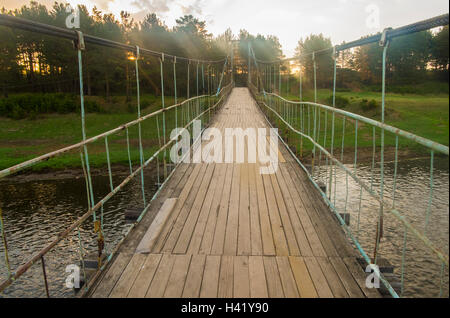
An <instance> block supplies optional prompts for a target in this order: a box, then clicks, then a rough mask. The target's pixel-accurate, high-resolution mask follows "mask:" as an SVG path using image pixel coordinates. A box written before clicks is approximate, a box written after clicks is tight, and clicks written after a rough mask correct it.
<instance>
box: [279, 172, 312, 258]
mask: <svg viewBox="0 0 450 318" xmlns="http://www.w3.org/2000/svg"><path fill="white" fill-rule="evenodd" d="M280 168H281V167H280ZM276 176H277V179H278V184H279V186H280V192H281V194H282V195H283V198H284V202H285V203H286V210H287V214H288V215H289V218H290V221H291V223H292V229H293V231H294V234H295V237H296V238H297V243H298V247H299V250H300V254H301V255H303V256H313V252H312V250H311V247H310V245H309V242H308V238H307V237H306V234H305V231H304V229H303V225H302V223H301V222H300V219H299V218H298V214H297V211H296V209H295V204H294V200H295V199H296V198H292V196H291V193H290V192H289V189H288V187H287V186H286V181H285V179H284V175H283V174H282V173H281V171H279V172H277V173H276ZM292 255H293V254H292Z"/></svg>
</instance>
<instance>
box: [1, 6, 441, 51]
mask: <svg viewBox="0 0 450 318" xmlns="http://www.w3.org/2000/svg"><path fill="white" fill-rule="evenodd" d="M28 2H29V1H28V0H0V7H3V6H4V7H5V8H6V9H14V8H18V7H20V6H22V5H24V4H27V3H28ZM38 2H40V3H42V4H46V5H48V6H51V5H52V3H53V2H54V0H39V1H38ZM62 2H69V3H71V4H72V5H75V4H84V5H86V6H87V8H88V9H90V10H91V9H92V8H93V7H94V6H97V8H99V9H101V10H102V11H103V12H108V13H109V12H111V13H113V14H115V15H116V16H117V17H119V16H120V15H119V14H120V11H121V10H124V11H128V12H130V13H131V14H132V16H133V17H134V18H135V20H141V19H142V18H143V17H144V16H145V15H146V14H147V13H150V12H155V13H157V15H158V16H159V17H160V18H161V19H162V20H163V21H164V22H165V23H166V25H168V26H169V27H172V26H173V25H174V24H175V20H176V19H177V18H179V17H180V16H182V15H184V14H192V15H194V16H196V17H198V18H200V19H201V20H205V21H206V22H207V28H208V31H209V32H211V33H212V34H213V35H219V34H221V33H223V32H224V31H225V30H226V29H227V28H228V27H230V28H231V30H232V31H233V33H234V34H238V33H239V30H240V29H246V30H247V31H249V32H250V33H251V34H255V35H256V34H263V35H269V34H270V35H275V36H277V37H278V38H279V39H280V43H281V45H282V48H283V53H284V54H285V56H287V57H292V56H293V55H294V52H295V47H296V46H297V43H298V41H299V40H300V38H305V37H307V36H308V35H310V34H319V33H323V34H324V36H326V37H329V38H331V41H332V43H333V44H340V43H342V42H343V41H347V42H349V41H352V40H356V39H358V38H360V37H361V36H364V35H367V34H373V33H376V32H379V31H382V30H383V29H384V28H386V27H393V28H396V27H399V26H403V25H406V24H410V23H414V22H417V21H420V20H424V19H428V18H431V17H434V16H437V15H441V14H444V13H448V12H449V2H448V0H426V1H423V0H68V1H65V0H63V1H62Z"/></svg>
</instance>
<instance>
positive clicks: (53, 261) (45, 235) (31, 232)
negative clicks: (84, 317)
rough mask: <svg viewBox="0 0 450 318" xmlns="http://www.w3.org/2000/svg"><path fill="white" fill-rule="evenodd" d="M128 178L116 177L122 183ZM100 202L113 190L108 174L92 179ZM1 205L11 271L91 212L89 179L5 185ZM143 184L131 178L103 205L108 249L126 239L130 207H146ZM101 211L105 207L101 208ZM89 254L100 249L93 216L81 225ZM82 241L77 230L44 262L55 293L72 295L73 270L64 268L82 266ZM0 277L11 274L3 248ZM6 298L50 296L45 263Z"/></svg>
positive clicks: (150, 183) (0, 188)
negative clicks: (68, 280) (126, 214)
mask: <svg viewBox="0 0 450 318" xmlns="http://www.w3.org/2000/svg"><path fill="white" fill-rule="evenodd" d="M123 178H124V177H115V178H113V182H114V185H118V184H119V183H120V182H121V181H122V180H123ZM145 184H146V197H147V200H148V199H149V198H150V197H151V195H153V193H154V191H155V185H154V184H155V180H154V178H152V177H150V176H149V175H147V176H145ZM93 186H94V189H95V196H96V202H98V200H99V199H100V198H102V197H104V195H106V194H107V193H108V192H109V191H110V188H109V178H108V177H107V176H96V177H94V178H93ZM0 204H2V208H3V217H4V222H5V230H6V236H7V241H8V251H9V259H10V263H11V268H12V270H15V269H16V268H17V267H18V266H20V265H22V264H23V263H24V262H25V261H26V260H28V259H29V258H30V257H32V256H33V255H34V254H35V253H36V252H37V251H39V250H40V249H41V248H43V247H44V246H45V245H46V244H48V243H50V242H51V241H53V240H54V239H55V238H56V235H57V234H58V233H60V232H62V231H63V230H65V229H66V228H67V227H68V226H70V225H71V224H72V223H73V222H74V221H76V220H77V219H78V218H79V217H80V216H81V215H83V214H84V213H85V212H86V211H87V194H86V184H85V180H84V178H74V179H62V180H45V181H29V182H19V183H13V182H11V181H3V182H1V183H0ZM142 206H143V204H142V194H141V191H140V182H139V180H138V179H137V178H135V180H132V181H131V182H130V183H129V184H128V185H127V186H126V187H125V188H124V189H123V190H122V191H120V192H119V193H118V194H116V195H115V196H114V197H113V198H112V199H111V200H110V201H109V202H108V203H107V204H106V205H105V206H104V215H103V219H104V233H105V249H106V251H107V252H110V251H111V250H112V249H113V248H114V247H115V246H116V244H117V243H118V242H119V241H120V240H121V239H122V238H123V236H124V234H125V233H126V232H127V230H128V229H129V227H130V226H131V225H130V224H127V223H126V222H125V218H124V212H125V210H126V209H127V208H134V207H142ZM97 213H98V215H100V211H99V212H97ZM79 231H80V236H81V238H82V240H81V244H82V250H83V251H84V254H86V255H87V254H89V255H91V254H93V253H95V252H96V250H97V245H96V236H95V234H94V233H93V224H92V218H90V219H89V220H88V221H86V222H85V223H84V224H83V225H82V226H80V228H79ZM0 245H2V244H0ZM79 246H80V241H79V239H78V231H73V233H71V235H69V237H68V238H66V239H64V240H63V241H62V242H60V243H59V244H58V245H57V247H55V248H54V250H53V251H51V252H50V253H48V254H47V255H46V256H45V265H46V271H47V276H48V281H49V289H50V295H51V296H52V297H71V296H73V295H74V293H73V290H72V289H68V288H66V287H65V279H66V277H67V275H68V273H66V272H65V268H66V266H67V265H70V264H79V262H80V257H79V252H80V247H79ZM0 252H1V255H0V278H1V279H4V278H6V277H7V268H6V266H5V263H4V253H3V246H0ZM4 295H5V296H6V297H45V296H46V295H45V288H44V280H43V276H42V267H41V264H40V262H38V263H36V264H35V265H33V266H32V267H31V268H30V269H29V270H28V272H27V273H25V274H24V275H23V276H22V277H21V278H19V280H18V281H17V282H15V283H14V284H12V285H11V286H10V287H8V288H7V289H6V291H5V292H4Z"/></svg>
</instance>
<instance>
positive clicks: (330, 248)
mask: <svg viewBox="0 0 450 318" xmlns="http://www.w3.org/2000/svg"><path fill="white" fill-rule="evenodd" d="M291 165H292V163H291ZM297 168H298V167H297ZM291 170H293V169H291ZM293 171H295V170H293ZM290 175H291V176H292V178H293V181H294V185H295V187H296V188H297V191H298V195H299V197H300V199H301V201H302V203H303V206H304V207H305V210H306V213H307V214H308V215H309V217H310V219H311V223H312V225H313V228H314V229H315V231H316V233H317V235H318V236H319V240H320V243H321V244H322V246H323V248H324V250H325V252H326V255H327V256H338V253H337V251H336V249H335V247H334V244H333V241H332V239H331V238H330V237H329V235H328V232H327V231H329V229H327V227H326V226H324V224H323V221H324V216H323V217H322V218H320V217H319V214H318V212H317V211H316V207H315V204H317V200H311V197H310V194H308V192H306V190H305V188H304V183H305V182H309V181H307V180H304V181H302V180H301V179H300V178H299V176H298V175H297V174H296V173H291V174H290ZM325 213H329V211H322V214H325ZM327 225H330V224H328V223H327ZM330 226H336V224H334V225H330Z"/></svg>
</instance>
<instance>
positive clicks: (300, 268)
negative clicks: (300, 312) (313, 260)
mask: <svg viewBox="0 0 450 318" xmlns="http://www.w3.org/2000/svg"><path fill="white" fill-rule="evenodd" d="M289 262H290V263H291V268H292V273H293V274H294V277H295V282H296V284H297V288H298V292H299V294H300V297H302V298H317V297H318V295H317V292H316V289H315V287H314V284H313V281H312V278H311V276H310V275H309V272H308V269H307V268H306V264H305V261H304V260H303V258H301V257H294V256H289Z"/></svg>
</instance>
